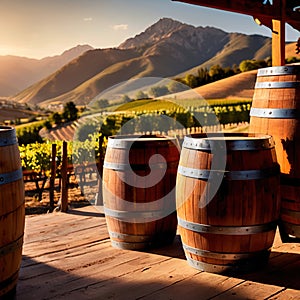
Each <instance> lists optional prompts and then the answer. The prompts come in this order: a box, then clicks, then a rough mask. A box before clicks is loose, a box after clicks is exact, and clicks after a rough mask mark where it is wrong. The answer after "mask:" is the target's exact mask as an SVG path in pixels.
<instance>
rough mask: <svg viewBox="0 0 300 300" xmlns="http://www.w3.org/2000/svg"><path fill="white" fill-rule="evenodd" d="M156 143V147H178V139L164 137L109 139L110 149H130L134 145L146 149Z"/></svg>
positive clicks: (141, 136) (120, 137) (121, 137)
mask: <svg viewBox="0 0 300 300" xmlns="http://www.w3.org/2000/svg"><path fill="white" fill-rule="evenodd" d="M153 143H155V145H156V146H159V145H163V146H165V145H168V146H171V145H172V144H173V145H174V146H178V140H177V138H176V137H170V136H164V135H115V136H110V137H109V138H108V145H107V146H108V147H110V148H120V149H129V148H130V147H131V146H132V145H134V147H135V148H139V147H142V148H144V147H146V146H147V145H151V144H153Z"/></svg>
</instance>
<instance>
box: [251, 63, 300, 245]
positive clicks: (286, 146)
mask: <svg viewBox="0 0 300 300" xmlns="http://www.w3.org/2000/svg"><path fill="white" fill-rule="evenodd" d="M299 121H300V65H292V66H282V67H270V68H264V69H260V70H258V74H257V80H256V85H255V91H254V95H253V102H252V108H251V111H250V128H249V132H257V133H262V134H269V135H271V136H273V139H274V141H275V149H276V154H277V159H278V163H279V165H280V170H281V188H280V189H281V216H280V219H281V224H280V233H281V237H282V240H283V241H287V240H288V237H292V236H293V237H297V238H300V122H299Z"/></svg>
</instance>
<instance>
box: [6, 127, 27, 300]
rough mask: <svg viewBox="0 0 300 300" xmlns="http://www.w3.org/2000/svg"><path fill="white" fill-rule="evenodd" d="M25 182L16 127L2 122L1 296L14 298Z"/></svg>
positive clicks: (22, 223) (17, 274) (21, 232)
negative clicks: (4, 124) (6, 125)
mask: <svg viewBox="0 0 300 300" xmlns="http://www.w3.org/2000/svg"><path fill="white" fill-rule="evenodd" d="M24 222H25V208H24V184H23V176H22V168H21V160H20V153H19V148H18V144H17V138H16V133H15V129H14V128H12V127H4V126H0V299H6V298H7V299H11V298H10V297H12V294H13V293H14V291H15V287H16V284H17V280H18V276H19V269H20V265H21V259H22V245H23V234H24Z"/></svg>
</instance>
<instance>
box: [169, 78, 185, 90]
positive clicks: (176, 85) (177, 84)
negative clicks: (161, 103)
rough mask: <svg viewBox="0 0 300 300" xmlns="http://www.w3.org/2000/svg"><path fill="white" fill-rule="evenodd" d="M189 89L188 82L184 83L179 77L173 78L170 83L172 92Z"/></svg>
mask: <svg viewBox="0 0 300 300" xmlns="http://www.w3.org/2000/svg"><path fill="white" fill-rule="evenodd" d="M187 89H188V87H187V86H186V84H184V83H183V82H181V81H179V80H177V79H176V80H172V81H171V82H170V83H169V84H168V90H169V91H170V93H179V92H183V91H186V90H187Z"/></svg>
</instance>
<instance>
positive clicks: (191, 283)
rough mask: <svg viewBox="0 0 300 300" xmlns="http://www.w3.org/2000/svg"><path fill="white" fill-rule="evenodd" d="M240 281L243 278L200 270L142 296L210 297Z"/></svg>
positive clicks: (191, 298) (173, 297) (166, 297)
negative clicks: (193, 274) (200, 271)
mask: <svg viewBox="0 0 300 300" xmlns="http://www.w3.org/2000/svg"><path fill="white" fill-rule="evenodd" d="M242 282H243V280H241V279H238V278H228V277H226V276H222V275H217V274H210V273H206V272H202V273H198V274H196V275H195V276H192V277H188V278H185V279H183V280H181V281H177V282H175V283H174V284H171V285H169V286H168V287H166V288H163V289H161V290H158V291H157V292H155V293H152V294H150V295H148V296H146V297H143V299H145V300H147V299H149V300H150V299H157V300H160V299H161V300H165V299H169V298H170V295H172V300H177V299H178V300H182V299H188V300H199V299H211V298H213V297H215V296H217V295H219V294H220V293H222V292H224V291H227V290H228V289H231V288H233V287H235V286H236V285H238V284H240V283H242Z"/></svg>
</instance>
